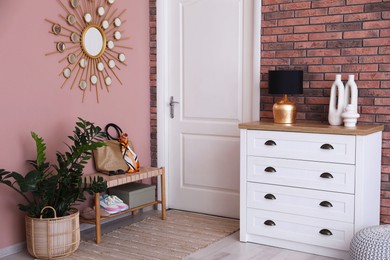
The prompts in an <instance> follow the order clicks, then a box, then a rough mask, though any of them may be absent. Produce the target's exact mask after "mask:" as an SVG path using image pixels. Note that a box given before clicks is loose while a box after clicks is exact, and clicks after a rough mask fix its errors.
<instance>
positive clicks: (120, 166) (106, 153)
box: [93, 140, 129, 173]
mask: <svg viewBox="0 0 390 260" xmlns="http://www.w3.org/2000/svg"><path fill="white" fill-rule="evenodd" d="M105 143H106V146H103V147H99V148H98V149H96V150H94V151H93V158H94V160H95V168H96V170H97V171H98V172H103V173H109V172H113V171H114V172H117V171H123V172H127V170H128V169H129V166H128V165H127V163H126V161H125V160H124V159H123V156H122V153H121V145H120V144H119V142H118V141H116V140H107V141H105Z"/></svg>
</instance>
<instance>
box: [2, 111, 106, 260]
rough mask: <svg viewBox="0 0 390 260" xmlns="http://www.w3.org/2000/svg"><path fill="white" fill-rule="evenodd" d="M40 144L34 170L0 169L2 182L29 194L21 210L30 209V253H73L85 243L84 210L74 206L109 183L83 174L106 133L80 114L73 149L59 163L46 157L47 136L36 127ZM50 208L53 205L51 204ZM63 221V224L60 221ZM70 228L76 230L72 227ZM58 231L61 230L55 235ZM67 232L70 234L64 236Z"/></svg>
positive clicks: (49, 255) (45, 255) (40, 255)
mask: <svg viewBox="0 0 390 260" xmlns="http://www.w3.org/2000/svg"><path fill="white" fill-rule="evenodd" d="M31 136H32V138H33V139H34V141H35V144H36V159H35V160H29V161H28V162H29V164H30V165H31V166H32V170H31V171H29V172H28V173H27V174H25V175H22V174H19V173H17V172H9V171H6V170H4V169H0V183H2V184H5V185H7V186H9V187H10V188H11V189H13V190H15V191H16V192H17V193H19V194H20V195H21V196H22V197H23V198H24V199H25V203H24V204H19V205H18V206H19V209H20V210H22V211H24V212H26V217H25V219H26V240H27V248H28V251H29V253H30V254H31V255H33V256H35V257H38V258H49V259H50V258H54V257H60V256H66V255H69V254H71V253H73V252H74V251H75V250H76V249H77V248H78V245H79V242H80V229H79V219H78V216H79V213H78V211H77V210H75V209H73V208H72V206H73V205H75V203H77V202H81V201H84V200H85V199H86V197H85V195H84V194H85V192H88V193H90V194H93V193H96V192H103V191H105V190H106V188H107V184H106V182H105V181H104V180H103V178H101V177H99V178H94V179H92V178H90V180H89V181H87V180H86V179H85V177H84V178H83V169H84V167H85V165H86V164H87V162H88V161H89V160H90V159H91V158H92V151H93V150H94V149H96V148H98V147H102V146H104V145H105V143H104V142H103V141H102V140H103V137H104V133H103V132H102V129H101V128H100V127H99V126H95V125H94V124H93V123H91V122H89V121H86V120H83V119H81V118H79V121H78V122H76V126H75V129H74V131H73V136H68V138H69V139H70V140H71V141H72V144H71V145H68V144H67V147H68V149H69V151H67V152H64V153H61V152H56V157H57V164H51V163H49V162H47V160H46V144H45V142H44V140H43V138H41V137H39V136H38V135H37V134H36V133H34V132H31ZM47 208H49V209H47ZM60 224H61V225H62V226H58V225H60ZM69 229H71V230H69ZM56 233H57V234H56ZM63 235H67V236H66V237H64V236H63Z"/></svg>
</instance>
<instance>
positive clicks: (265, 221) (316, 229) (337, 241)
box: [247, 208, 354, 250]
mask: <svg viewBox="0 0 390 260" xmlns="http://www.w3.org/2000/svg"><path fill="white" fill-rule="evenodd" d="M353 230H354V226H353V224H351V223H345V222H338V221H331V220H321V219H317V218H310V217H303V216H297V215H292V214H285V213H279V212H271V211H264V210H257V209H250V208H249V209H247V232H248V233H249V234H254V235H260V236H264V237H272V238H277V239H283V240H290V241H295V242H300V243H304V244H310V245H317V246H322V247H328V248H334V249H339V250H348V249H349V243H350V241H351V239H352V237H353Z"/></svg>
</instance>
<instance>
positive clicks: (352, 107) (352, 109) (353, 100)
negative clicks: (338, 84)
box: [341, 75, 360, 127]
mask: <svg viewBox="0 0 390 260" xmlns="http://www.w3.org/2000/svg"><path fill="white" fill-rule="evenodd" d="M344 95H345V97H344V105H345V109H344V112H343V113H342V114H341V117H342V118H343V121H344V126H345V127H355V126H356V122H357V119H358V118H359V117H360V115H359V113H358V112H357V99H358V89H357V85H356V82H355V75H349V76H348V81H347V84H345V93H344Z"/></svg>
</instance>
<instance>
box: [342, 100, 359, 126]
mask: <svg viewBox="0 0 390 260" xmlns="http://www.w3.org/2000/svg"><path fill="white" fill-rule="evenodd" d="M341 116H342V118H343V121H344V126H345V127H347V128H353V127H356V122H357V119H358V118H359V117H360V115H359V114H358V112H357V110H356V109H355V106H354V105H352V104H349V105H347V107H346V108H345V110H344V112H343V113H342V114H341Z"/></svg>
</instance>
